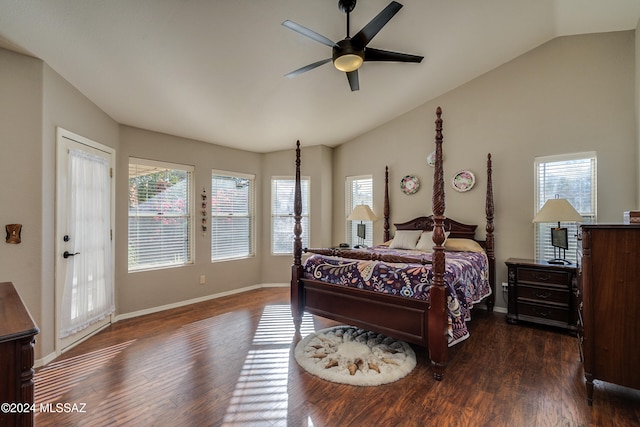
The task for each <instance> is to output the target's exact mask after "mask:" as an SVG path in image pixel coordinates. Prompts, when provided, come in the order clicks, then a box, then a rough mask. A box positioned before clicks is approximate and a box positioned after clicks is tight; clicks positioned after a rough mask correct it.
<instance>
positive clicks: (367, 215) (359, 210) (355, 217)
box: [347, 205, 378, 221]
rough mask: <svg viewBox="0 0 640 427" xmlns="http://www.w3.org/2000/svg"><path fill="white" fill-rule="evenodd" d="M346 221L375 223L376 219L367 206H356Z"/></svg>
mask: <svg viewBox="0 0 640 427" xmlns="http://www.w3.org/2000/svg"><path fill="white" fill-rule="evenodd" d="M347 219H348V220H350V221H375V220H376V219H378V217H377V216H376V214H374V213H373V211H372V210H371V208H370V207H369V205H357V206H356V207H355V208H353V211H352V212H351V214H350V215H349V216H348V217H347Z"/></svg>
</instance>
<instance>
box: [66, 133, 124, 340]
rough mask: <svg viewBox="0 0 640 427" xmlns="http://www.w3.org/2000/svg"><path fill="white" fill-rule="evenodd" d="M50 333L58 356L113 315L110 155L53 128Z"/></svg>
mask: <svg viewBox="0 0 640 427" xmlns="http://www.w3.org/2000/svg"><path fill="white" fill-rule="evenodd" d="M56 164H57V169H56V170H57V173H56V180H57V181H56V191H57V193H56V330H57V341H56V343H57V347H56V348H57V351H58V352H62V351H64V350H65V349H67V348H69V347H70V346H72V345H74V344H75V343H78V342H80V341H81V340H83V339H84V338H86V337H88V336H90V335H92V334H93V333H95V332H96V331H98V330H99V329H101V328H103V327H104V326H106V325H108V324H109V323H110V322H111V316H112V314H113V313H114V311H115V305H114V304H115V303H114V284H113V283H114V282H113V276H114V269H113V257H114V246H113V239H112V236H113V227H112V224H113V223H114V222H113V219H114V202H113V201H114V179H113V177H112V176H113V170H114V166H115V151H114V150H113V149H112V148H110V147H106V146H103V145H102V144H98V143H96V142H94V141H91V140H89V139H86V138H83V137H81V136H79V135H75V134H73V133H71V132H69V131H66V130H64V129H61V128H58V132H57V159H56Z"/></svg>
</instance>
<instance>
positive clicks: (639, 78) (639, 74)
mask: <svg viewBox="0 0 640 427" xmlns="http://www.w3.org/2000/svg"><path fill="white" fill-rule="evenodd" d="M635 35H636V39H635V59H636V62H635V66H636V67H635V70H636V81H635V83H636V87H635V89H636V90H635V97H636V105H635V107H636V152H637V157H636V167H637V169H638V174H637V176H636V186H637V190H636V191H637V194H636V204H635V205H634V208H635V209H640V166H638V165H640V20H638V24H637V25H636V31H635Z"/></svg>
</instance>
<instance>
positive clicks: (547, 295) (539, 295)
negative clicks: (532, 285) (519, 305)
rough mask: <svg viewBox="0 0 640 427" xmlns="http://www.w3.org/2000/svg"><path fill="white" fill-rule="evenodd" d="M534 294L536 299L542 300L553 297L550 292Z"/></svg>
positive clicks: (536, 292)
mask: <svg viewBox="0 0 640 427" xmlns="http://www.w3.org/2000/svg"><path fill="white" fill-rule="evenodd" d="M534 294H535V296H536V297H538V298H540V299H547V298H549V297H550V296H551V294H550V293H549V292H542V291H535V292H534Z"/></svg>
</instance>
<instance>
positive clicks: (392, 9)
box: [351, 1, 402, 48]
mask: <svg viewBox="0 0 640 427" xmlns="http://www.w3.org/2000/svg"><path fill="white" fill-rule="evenodd" d="M401 8H402V5H401V4H400V3H398V2H397V1H392V2H391V3H389V5H388V6H387V7H385V8H384V9H382V12H380V13H379V14H378V15H377V16H376V17H375V18H373V19H372V20H371V21H369V23H368V24H367V25H365V26H364V28H363V29H361V30H360V31H358V33H357V34H356V35H355V36H353V37H352V38H351V42H352V43H353V44H354V45H355V46H359V47H361V48H363V47H365V46H366V45H367V44H368V43H369V42H370V41H371V39H372V38H374V37H375V36H376V34H378V32H379V31H380V30H381V29H382V27H384V26H385V25H386V24H387V22H389V20H390V19H391V18H393V17H394V15H395V14H396V13H398V11H399V10H400V9H401Z"/></svg>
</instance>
